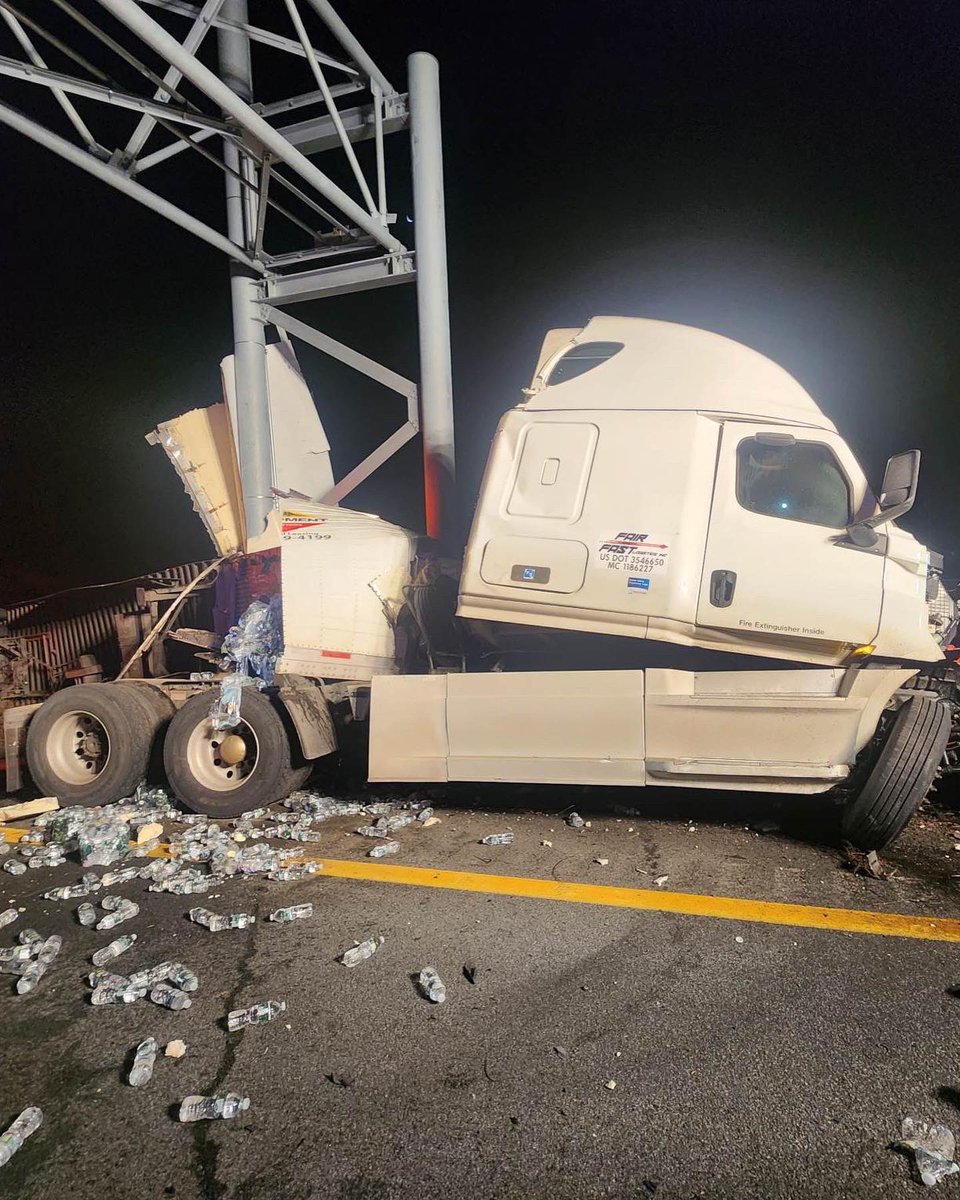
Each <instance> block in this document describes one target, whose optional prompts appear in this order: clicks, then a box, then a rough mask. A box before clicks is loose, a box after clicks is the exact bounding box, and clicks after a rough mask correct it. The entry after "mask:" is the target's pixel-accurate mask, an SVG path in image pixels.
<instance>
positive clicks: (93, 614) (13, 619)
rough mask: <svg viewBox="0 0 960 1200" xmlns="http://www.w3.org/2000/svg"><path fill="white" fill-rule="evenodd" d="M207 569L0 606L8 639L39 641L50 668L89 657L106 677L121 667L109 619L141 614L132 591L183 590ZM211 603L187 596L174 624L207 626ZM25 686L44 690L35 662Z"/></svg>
mask: <svg viewBox="0 0 960 1200" xmlns="http://www.w3.org/2000/svg"><path fill="white" fill-rule="evenodd" d="M207 565H208V563H207V562H195V563H185V564H184V565H183V566H179V567H168V568H166V569H165V570H162V571H154V572H152V573H150V574H148V575H141V576H138V577H137V578H135V579H125V580H122V581H121V582H118V583H107V584H100V585H97V586H94V587H86V588H73V589H71V590H70V591H65V592H57V593H56V594H54V595H52V596H45V597H42V598H40V599H38V600H27V601H24V602H22V603H19V604H12V605H0V609H4V610H5V611H6V614H7V617H6V625H7V629H8V631H9V634H10V636H11V637H32V638H38V639H41V640H42V643H43V644H44V646H45V653H46V655H47V656H48V657H49V660H50V661H52V663H53V664H54V665H56V666H59V667H68V666H70V665H71V664H73V663H75V662H76V660H77V659H78V658H79V657H80V655H82V654H92V655H93V656H94V658H96V660H97V662H99V663H100V664H101V665H102V667H103V670H104V672H105V675H106V677H107V678H111V677H112V676H114V675H115V674H116V673H117V671H119V669H120V666H121V663H120V649H119V645H118V642H117V633H116V625H115V622H114V617H115V616H116V615H117V614H136V613H138V612H141V611H142V609H141V607H140V606H139V605H138V603H137V589H138V588H142V589H146V590H150V589H154V588H181V587H186V585H187V584H188V583H190V582H191V580H193V579H195V578H196V577H197V575H199V574H200V572H201V571H202V570H203V569H204V567H206V566H207ZM211 605H212V594H211V592H209V591H206V592H200V593H198V594H197V595H195V596H191V597H190V599H189V600H188V601H187V603H186V604H185V605H184V608H183V611H182V612H181V614H180V616H179V618H178V619H177V623H178V624H183V625H198V626H200V627H206V628H210V627H211V626H210V610H211ZM39 645H40V643H38V648H39ZM29 683H30V690H31V691H33V692H38V693H40V694H43V693H45V692H46V691H48V690H49V683H48V680H47V672H46V671H45V670H44V668H43V667H42V666H40V665H39V664H37V665H36V666H31V667H30V670H29Z"/></svg>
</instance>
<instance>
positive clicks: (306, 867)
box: [267, 863, 320, 883]
mask: <svg viewBox="0 0 960 1200" xmlns="http://www.w3.org/2000/svg"><path fill="white" fill-rule="evenodd" d="M319 870H320V864H319V863H302V864H299V865H297V866H295V867H280V868H279V870H276V871H271V872H270V874H269V875H268V876H267V878H268V879H274V880H276V881H277V882H278V883H294V882H296V881H297V880H298V879H306V878H307V877H308V876H309V875H315V874H316V873H317V871H319Z"/></svg>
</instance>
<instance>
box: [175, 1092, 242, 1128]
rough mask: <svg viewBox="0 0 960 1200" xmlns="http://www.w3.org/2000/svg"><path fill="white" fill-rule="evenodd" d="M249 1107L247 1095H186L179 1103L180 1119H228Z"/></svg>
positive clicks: (231, 1093)
mask: <svg viewBox="0 0 960 1200" xmlns="http://www.w3.org/2000/svg"><path fill="white" fill-rule="evenodd" d="M249 1107H250V1097H249V1096H238V1095H237V1094H236V1092H227V1094H226V1095H225V1096H187V1097H186V1098H185V1099H184V1100H183V1101H182V1102H181V1104H180V1114H179V1115H180V1120H181V1121H216V1120H218V1119H221V1120H224V1121H229V1120H230V1119H231V1118H232V1117H236V1116H239V1115H240V1113H242V1112H246V1110H247V1109H248V1108H249Z"/></svg>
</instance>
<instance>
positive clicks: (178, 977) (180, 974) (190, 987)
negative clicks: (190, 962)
mask: <svg viewBox="0 0 960 1200" xmlns="http://www.w3.org/2000/svg"><path fill="white" fill-rule="evenodd" d="M167 979H168V981H169V982H170V983H172V984H173V986H174V987H177V988H179V989H180V991H181V992H195V991H196V990H197V988H198V987H199V986H200V978H199V976H198V975H197V974H196V973H195V972H194V971H191V970H190V968H189V967H185V966H184V965H183V963H173V964H172V965H171V967H170V970H169V972H168V973H167Z"/></svg>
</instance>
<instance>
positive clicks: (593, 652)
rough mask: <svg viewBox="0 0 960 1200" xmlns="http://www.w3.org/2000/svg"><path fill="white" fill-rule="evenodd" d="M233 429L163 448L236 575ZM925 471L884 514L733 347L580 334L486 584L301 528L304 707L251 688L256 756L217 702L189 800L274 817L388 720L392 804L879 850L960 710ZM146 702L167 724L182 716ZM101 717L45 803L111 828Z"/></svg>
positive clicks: (495, 455) (312, 521) (503, 469)
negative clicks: (505, 788) (803, 816)
mask: <svg viewBox="0 0 960 1200" xmlns="http://www.w3.org/2000/svg"><path fill="white" fill-rule="evenodd" d="M307 407H308V408H309V407H310V406H309V405H308V406H307ZM213 411H214V410H202V412H203V413H209V414H212V413H213ZM228 427H229V420H228V417H227V416H226V415H223V416H222V417H221V418H220V419H218V420H214V419H213V417H212V415H211V416H210V418H209V419H207V418H204V419H201V420H198V419H197V415H196V413H194V414H186V415H185V416H184V418H181V419H179V422H171V423H167V425H166V426H165V427H162V428H161V430H159V431H158V435H157V438H156V440H159V441H160V442H161V443H162V444H163V445H164V447H165V448H166V449H167V451H168V453H169V454H170V456H171V459H172V461H173V462H174V464H175V466H176V467H177V470H178V471H179V472H180V474H181V476H182V478H183V479H184V482H185V484H186V486H187V488H188V491H189V492H190V494H191V496H192V498H193V500H194V503H195V505H196V507H197V508H198V510H199V511H200V512H201V515H202V516H203V517H204V520H205V521H206V523H207V527H208V530H210V532H211V537H212V538H213V539H214V541H215V542H216V544H217V546H218V549H219V551H220V552H221V553H230V552H231V551H232V550H234V549H241V548H247V549H249V548H250V546H249V545H247V544H246V543H244V542H243V533H242V517H240V516H239V515H237V516H236V517H235V519H232V520H231V518H230V513H231V511H233V512H234V513H236V514H239V513H240V512H241V511H242V505H241V504H240V501H239V498H238V496H237V495H236V478H237V469H236V463H235V461H233V460H231V461H226V460H227V459H230V456H231V455H235V451H234V450H233V449H232V447H231V446H230V438H229V429H228ZM211 430H216V431H217V432H216V436H214V435H213V434H212V433H211V432H210V431H211ZM225 430H227V434H226V435H225V432H224V431H225ZM313 436H314V440H317V442H318V444H320V443H321V442H323V439H322V431H321V434H320V435H316V434H314V435H313ZM297 440H298V439H294V441H297ZM324 444H325V443H324ZM224 447H228V449H226V450H225V449H224ZM918 469H919V452H917V451H907V452H906V453H904V454H899V455H896V456H894V457H893V458H891V459H890V461H889V463H888V466H887V471H886V474H885V477H884V480H883V483H882V485H881V487H880V490H879V493H878V495H875V494H874V493H873V492H872V491H871V488H870V485H869V483H868V481H867V479H866V477H865V475H864V472H863V470H862V469H861V467H860V465H859V463H858V462H857V459H856V457H855V455H854V454H853V452H852V451H851V449H850V447H849V446H848V445H847V443H846V442H845V441H844V440H843V438H842V437H841V435H840V434H839V433H838V431H837V429H836V428H835V426H834V424H833V423H832V422H831V421H830V420H829V419H828V418H827V417H826V416H825V415H824V414H823V413H822V412H821V411H820V409H819V407H818V406H817V404H816V402H815V401H814V400H813V399H812V397H811V396H810V395H808V393H807V392H806V391H804V389H803V388H802V387H801V386H800V385H799V383H797V381H796V380H794V379H793V378H792V377H791V376H790V375H789V374H787V372H785V371H784V370H783V369H782V368H780V367H779V366H777V365H776V364H775V363H773V362H771V361H770V360H768V359H766V358H764V357H763V356H762V355H760V354H758V353H756V352H755V351H753V350H751V349H748V348H747V347H745V346H742V345H739V344H737V343H735V342H733V341H730V340H729V339H727V338H724V337H720V336H718V335H716V334H713V333H709V332H706V331H704V330H700V329H693V328H690V327H687V326H683V325H677V324H671V323H668V322H663V321H652V320H642V319H634V318H624V317H597V318H594V319H593V320H591V321H590V322H589V323H588V324H587V325H586V326H585V327H584V328H583V329H580V330H570V329H567V330H553V331H551V332H550V333H549V334H548V335H547V337H546V339H545V341H544V344H543V348H542V350H541V353H540V357H539V361H538V363H537V366H536V370H535V373H534V378H533V380H532V382H531V385H530V386H529V387H528V388H526V389H524V399H523V400H522V402H521V403H520V404H519V405H517V407H516V408H514V409H511V410H510V411H509V412H508V413H507V414H506V415H505V416H504V417H503V418H502V420H501V421H500V424H499V426H498V429H497V433H496V436H495V438H494V441H493V445H492V447H491V451H490V455H489V460H488V463H487V469H486V473H485V475H484V479H483V484H482V487H481V490H480V495H479V498H478V502H477V507H476V512H475V516H474V520H473V526H472V530H471V533H470V537H469V541H468V544H467V547H466V552H465V556H464V559H463V564H462V572H461V574H460V578H459V586H457V585H456V584H455V583H454V582H453V581H452V579H451V577H450V575H449V573H446V574H445V573H444V572H443V571H442V569H441V568H440V567H439V566H438V564H437V563H436V561H433V560H427V561H426V562H424V560H423V559H422V558H421V559H419V560H418V558H417V539H416V537H415V536H414V535H413V534H411V533H409V532H408V531H407V530H404V529H401V528H399V527H398V526H395V525H391V524H390V523H388V522H386V521H383V520H380V519H379V518H377V517H372V516H368V515H365V514H358V513H354V512H351V511H349V510H346V509H343V508H339V507H337V506H335V505H330V504H326V503H324V502H323V499H322V496H321V497H319V498H318V499H317V500H306V499H303V500H301V499H287V500H283V501H280V502H279V504H278V510H277V513H276V520H275V521H274V522H273V524H272V528H271V531H270V532H269V533H268V535H267V537H266V538H265V539H264V538H261V539H260V540H259V542H258V547H260V548H262V547H263V546H265V545H269V544H273V545H279V546H280V549H281V563H282V610H283V625H284V652H283V656H282V657H281V659H280V661H279V663H278V676H277V685H276V686H275V687H274V688H273V689H272V690H271V691H268V692H266V693H264V692H258V691H256V690H255V689H251V688H248V689H244V692H243V700H242V703H241V719H240V722H239V723H238V726H237V729H236V730H234V731H233V733H234V735H233V736H232V737H231V738H230V741H229V751H228V752H227V751H225V745H226V743H225V742H224V737H223V734H222V731H221V732H218V731H217V730H216V729H214V728H213V725H212V723H211V721H210V701H211V697H210V695H209V693H208V692H204V691H200V692H199V694H196V695H193V696H192V697H191V698H189V699H187V700H186V703H181V706H180V707H179V709H178V711H177V712H176V715H175V716H173V718H172V720H169V729H167V730H166V732H165V734H164V737H165V740H164V759H165V762H166V766H167V774H168V776H169V778H170V781H171V783H172V784H173V786H174V788H175V790H176V791H177V793H178V795H179V796H180V798H181V799H182V800H183V801H184V802H185V803H186V804H187V805H188V806H190V807H192V808H196V809H198V810H201V811H209V812H215V813H219V814H221V815H229V814H230V813H238V812H241V811H243V810H244V809H249V808H253V807H256V806H257V805H260V804H263V803H265V802H269V801H271V800H274V799H277V798H279V796H280V795H281V794H283V793H284V789H286V790H289V789H290V788H291V786H297V785H298V783H299V782H301V781H302V780H303V778H305V773H306V772H308V771H309V768H310V764H311V762H312V761H313V760H315V759H317V758H320V757H324V756H325V755H327V754H330V753H332V752H333V751H334V750H335V749H336V746H337V733H336V721H335V719H334V718H335V717H336V716H337V715H338V714H339V713H341V712H344V711H348V712H349V715H350V716H351V717H352V718H354V719H356V718H357V717H363V716H367V715H368V716H369V778H370V779H371V780H372V781H381V782H419V781H431V782H444V781H454V780H472V781H494V780H495V781H504V782H511V781H517V782H530V781H535V782H543V783H551V782H554V783H574V784H608V785H616V786H620V787H634V788H635V787H641V786H644V785H649V784H655V785H658V786H665V787H678V786H679V787H702V788H710V789H747V790H750V791H767V792H779V793H793V794H804V793H806V794H813V793H823V792H828V791H833V792H834V793H835V794H836V795H837V796H838V799H840V800H842V801H843V802H844V804H845V810H844V831H845V834H846V836H847V837H848V838H849V840H851V841H853V842H855V843H857V844H859V845H861V846H862V847H864V848H866V849H871V848H878V847H879V846H882V845H884V844H885V843H886V842H888V841H889V840H891V838H893V837H895V836H896V834H897V833H899V831H900V830H901V829H902V827H903V825H904V824H905V823H906V821H907V820H908V819H909V816H910V815H911V813H912V812H913V811H914V809H915V808H916V806H917V804H919V802H920V800H922V798H923V797H924V795H926V793H927V791H928V789H929V787H930V785H931V783H932V781H933V779H934V777H935V775H936V773H937V770H938V766H939V763H940V760H941V758H942V756H943V754H944V751H945V748H946V745H947V741H948V738H949V736H950V732H951V727H952V721H953V716H954V712H955V710H956V704H955V700H954V697H955V690H956V689H955V685H954V683H953V680H952V677H951V675H950V671H951V668H949V667H948V666H947V665H946V664H945V663H944V655H943V646H944V645H945V643H946V640H947V639H948V638H949V636H950V635H951V634H952V630H953V627H954V606H953V603H952V601H951V600H950V599H949V597H948V596H947V595H946V593H945V591H944V589H943V585H942V583H941V582H940V568H941V566H942V562H941V560H940V559H939V556H937V555H933V554H931V553H930V552H929V551H928V550H927V549H926V547H924V546H922V545H920V543H919V542H918V541H917V540H916V539H915V538H914V537H913V536H912V535H911V534H909V533H907V532H906V531H904V530H902V529H900V528H898V527H897V525H896V524H895V521H896V519H897V518H899V517H900V516H902V515H903V514H905V513H906V512H907V511H908V509H909V508H910V506H911V504H912V503H913V499H914V496H915V494H916V487H917V475H918ZM301 495H303V492H302V490H298V491H297V492H296V496H301ZM231 506H232V507H231ZM231 531H233V532H231ZM400 628H404V629H405V630H406V637H407V640H408V641H409V638H410V636H411V635H412V636H414V637H415V638H419V640H420V641H421V643H422V646H421V649H422V651H423V653H422V654H421V655H420V656H419V657H417V656H413V657H411V656H410V654H409V653H406V654H403V655H401V653H400V652H399V647H398V644H397V631H398V629H400ZM411 662H415V663H416V664H417V665H416V666H415V667H414V668H413V669H412V672H411V667H410V664H411ZM115 686H116V685H90V686H88V687H87V688H86V689H85V690H86V692H87V693H90V694H92V693H94V692H96V689H97V688H100V689H106V691H107V692H109V691H110V689H111V687H115ZM123 686H125V687H126V689H127V693H128V694H129V693H131V691H132V693H133V694H136V695H138V697H139V699H140V700H141V702H142V701H144V700H145V699H146V698H148V697H147V693H150V694H151V695H150V696H149V700H150V703H151V704H152V706H153V709H154V712H155V713H157V712H159V708H160V699H162V700H163V701H164V702H165V703H166V704H167V706H168V707H167V719H169V716H170V708H172V705H170V701H169V699H168V697H169V696H170V695H174V696H175V698H176V701H182V698H183V693H182V692H181V693H178V692H177V691H176V685H175V683H171V682H167V683H164V682H163V681H159V682H158V681H153V682H152V683H151V682H144V683H141V684H133V683H126V684H124V685H123ZM81 690H84V689H80V688H77V689H71V692H72V693H73V695H72V697H71V696H70V694H69V693H58V694H57V695H56V696H54V697H51V699H50V700H49V701H47V703H46V704H45V705H44V707H43V708H42V709H41V710H40V712H39V714H37V716H36V717H34V719H33V721H32V722H31V725H30V729H29V731H28V735H27V750H28V759H29V762H30V766H31V770H32V771H33V773H34V777H35V778H36V779H37V780H38V782H39V783H40V786H41V787H43V788H44V790H46V791H49V792H51V793H56V794H62V793H64V792H65V793H66V795H67V797H68V798H69V799H71V800H72V801H73V802H77V800H78V799H80V800H81V802H84V799H83V798H84V797H86V801H85V802H89V803H99V802H101V801H102V800H103V799H104V798H105V796H104V789H105V787H106V786H107V781H101V783H100V785H99V786H98V782H97V781H98V779H99V778H100V776H101V774H102V773H101V772H100V771H98V772H97V773H96V775H95V777H94V778H92V779H87V780H82V779H81V783H80V784H76V786H74V785H73V783H71V780H74V779H75V777H76V775H77V772H76V771H74V772H73V775H72V776H71V778H70V779H69V780H68V779H65V778H64V776H63V768H64V763H65V761H67V760H69V758H70V755H69V754H67V758H66V759H65V757H64V755H65V751H64V748H63V747H62V746H60V745H59V742H58V738H59V739H60V740H62V739H63V737H65V736H67V735H69V737H76V734H77V731H76V729H74V725H73V724H71V721H72V720H73V718H71V717H70V716H69V714H70V713H71V712H74V710H76V711H78V712H79V711H80V709H79V708H78V702H79V699H80V698H79V697H78V696H77V693H79V692H80V691H81ZM194 690H197V689H194ZM100 695H101V696H102V695H103V693H102V692H101V693H100ZM64 697H66V699H64ZM158 697H160V699H158ZM84 699H85V700H86V701H87V705H86V709H84V710H83V711H84V712H86V713H87V716H88V717H89V716H90V713H89V712H88V711H87V710H88V709H89V708H90V705H91V703H92V701H90V700H89V695H85V697H84ZM71 703H72V708H71ZM48 706H52V707H51V709H50V711H49V712H48V713H46V714H45V712H44V710H45V709H48ZM57 706H59V707H57ZM106 707H107V708H109V705H107V706H106ZM141 707H145V705H143V704H141ZM54 710H55V711H54ZM61 710H62V711H61ZM65 715H66V717H67V718H68V719H66V722H65ZM95 719H96V720H97V721H99V722H100V725H101V726H103V724H104V722H107V723H108V724H109V722H110V721H113V720H115V714H114V713H112V712H107V711H106V709H105V710H104V712H103V713H102V714H101V715H100V716H98V717H96V718H95ZM58 722H59V724H58ZM163 724H165V722H164V721H162V720H160V719H159V718H155V720H154V722H153V724H152V725H150V729H149V731H148V733H147V734H144V733H143V732H142V730H141V732H140V733H139V734H137V733H135V732H133V733H131V732H130V731H127V732H115V733H114V735H113V744H119V743H121V742H123V741H124V739H129V738H130V737H134V738H136V737H139V738H140V741H141V742H142V741H143V738H144V737H147V738H148V739H150V738H154V739H155V738H156V737H157V736H160V733H162V726H163ZM148 725H149V722H148ZM82 728H83V729H84V730H86V731H87V734H88V733H89V730H88V728H87V726H83V727H82ZM64 731H66V732H64ZM106 732H107V733H109V730H107V731H106ZM85 736H86V735H85ZM68 740H69V738H68ZM88 740H89V738H88ZM94 741H95V739H94ZM138 753H140V751H139V750H138ZM141 757H142V755H141ZM144 761H145V759H144ZM68 765H71V766H72V763H68ZM141 765H142V764H141ZM130 770H131V772H132V771H133V767H131V768H130ZM58 771H59V772H60V774H59V775H58ZM68 784H69V785H70V786H68ZM111 786H113V787H116V786H118V785H117V783H116V781H113V782H112V783H111ZM118 794H119V793H118Z"/></svg>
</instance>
